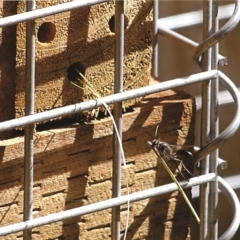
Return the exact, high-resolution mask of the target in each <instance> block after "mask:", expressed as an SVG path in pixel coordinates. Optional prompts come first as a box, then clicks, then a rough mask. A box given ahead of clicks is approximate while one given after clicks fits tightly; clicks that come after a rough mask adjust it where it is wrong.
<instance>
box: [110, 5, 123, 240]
mask: <svg viewBox="0 0 240 240" xmlns="http://www.w3.org/2000/svg"><path fill="white" fill-rule="evenodd" d="M115 4H116V5H115V65H114V67H115V68H114V71H115V72H114V93H121V92H122V91H123V56H124V0H119V1H116V3H115ZM113 114H114V120H115V123H116V127H117V130H118V133H119V136H120V139H118V137H117V133H116V131H115V129H113V132H114V134H113V166H112V171H113V176H112V178H113V180H112V197H113V198H115V197H119V196H120V195H121V165H122V156H121V146H120V144H121V143H120V142H119V141H118V140H122V102H116V103H115V104H114V112H113ZM120 224H121V221H120V206H117V207H114V208H112V225H111V239H113V240H119V239H120Z"/></svg>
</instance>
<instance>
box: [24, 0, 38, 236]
mask: <svg viewBox="0 0 240 240" xmlns="http://www.w3.org/2000/svg"><path fill="white" fill-rule="evenodd" d="M35 8H36V2H35V0H31V1H27V11H33V10H34V9H35ZM34 90H35V21H34V20H33V21H29V22H27V25H26V84H25V115H26V116H27V115H32V114H34ZM33 130H34V125H33V124H31V125H28V126H26V127H25V139H24V202H23V205H24V212H23V220H24V221H27V220H31V219H32V210H33V162H34V142H33ZM23 239H24V240H30V239H32V230H31V229H27V230H25V231H24V232H23Z"/></svg>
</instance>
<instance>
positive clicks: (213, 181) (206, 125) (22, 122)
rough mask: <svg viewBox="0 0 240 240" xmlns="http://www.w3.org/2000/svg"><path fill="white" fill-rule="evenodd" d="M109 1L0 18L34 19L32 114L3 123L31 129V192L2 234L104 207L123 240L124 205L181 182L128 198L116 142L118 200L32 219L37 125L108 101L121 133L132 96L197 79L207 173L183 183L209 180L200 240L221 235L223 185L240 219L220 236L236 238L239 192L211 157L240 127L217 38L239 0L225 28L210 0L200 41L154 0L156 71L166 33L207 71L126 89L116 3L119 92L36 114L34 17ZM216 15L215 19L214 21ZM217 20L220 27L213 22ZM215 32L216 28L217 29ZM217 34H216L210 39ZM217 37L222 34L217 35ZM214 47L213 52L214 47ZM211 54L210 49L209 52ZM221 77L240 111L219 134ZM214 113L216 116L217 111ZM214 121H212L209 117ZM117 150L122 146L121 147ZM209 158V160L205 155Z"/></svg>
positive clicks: (1, 126) (3, 22)
mask: <svg viewBox="0 0 240 240" xmlns="http://www.w3.org/2000/svg"><path fill="white" fill-rule="evenodd" d="M102 2H106V1H100V0H98V1H97V0H92V1H90V0H88V1H87V0H86V1H72V2H69V3H64V4H60V5H56V6H52V7H48V8H43V9H37V10H35V1H28V11H29V12H26V13H22V14H17V15H14V16H9V17H4V18H2V19H0V26H7V25H11V24H16V23H19V22H24V21H28V27H27V36H28V40H27V46H26V48H27V54H28V55H27V62H26V73H27V76H26V79H27V83H26V104H27V105H26V109H27V111H26V115H27V116H25V117H21V118H19V119H12V120H9V121H5V122H1V123H0V131H6V130H9V129H14V128H16V127H19V126H25V127H26V133H25V160H24V162H25V163H24V165H25V185H24V186H25V196H24V199H25V200H24V221H23V222H20V223H16V224H12V225H9V226H5V227H1V228H0V235H1V236H3V235H6V234H10V233H14V232H17V231H24V239H25V240H27V239H31V230H32V229H33V228H35V227H38V226H42V225H45V224H49V223H53V222H56V221H61V220H64V219H69V218H73V217H76V216H81V215H83V214H88V213H90V212H94V211H100V210H102V209H106V208H110V207H113V210H114V211H113V217H112V238H113V239H115V240H119V239H120V206H121V205H123V204H125V203H126V202H127V201H130V202H132V201H138V200H140V199H144V198H149V197H153V196H156V195H160V194H164V193H166V192H170V191H174V190H176V186H175V184H169V185H164V186H161V187H155V188H152V189H149V190H146V191H141V192H138V193H133V194H130V195H128V196H120V194H119V189H120V187H121V185H120V180H121V169H120V165H119V163H120V162H121V161H120V159H121V156H120V152H119V150H118V148H117V147H116V146H115V145H117V143H115V144H114V154H113V155H114V156H115V157H114V159H115V160H114V161H115V163H116V164H114V165H113V166H114V167H113V173H114V180H113V185H114V186H115V187H116V189H115V190H114V191H113V198H112V199H110V200H107V201H103V202H99V203H96V204H92V205H88V206H84V207H80V208H74V209H71V210H68V211H64V212H60V213H56V214H50V215H48V216H44V217H40V218H36V219H32V201H33V189H32V186H33V173H32V171H33V161H34V158H33V155H34V147H33V131H34V129H33V126H34V124H35V123H38V122H42V121H46V120H50V119H53V118H57V117H62V116H67V115H71V114H75V113H78V112H81V111H84V110H87V109H93V108H96V107H99V106H101V105H102V101H104V102H105V103H107V104H112V103H115V108H114V109H115V120H116V122H117V126H118V129H119V130H120V132H121V121H122V119H121V118H122V116H121V111H122V105H121V102H122V101H124V100H127V99H132V98H136V97H140V96H144V95H148V94H151V93H155V92H160V91H164V90H167V89H172V88H177V87H179V86H185V85H188V84H195V83H197V82H202V84H203V97H202V99H203V102H202V108H203V111H202V112H203V115H202V146H201V147H202V148H201V149H200V150H198V151H197V152H196V154H195V155H194V157H195V161H196V162H201V164H202V163H203V162H204V161H205V163H204V164H202V166H201V168H202V171H201V173H202V176H199V177H194V178H191V179H190V181H189V182H188V183H187V184H186V183H182V185H183V186H184V187H191V186H195V185H201V184H205V185H203V187H202V191H201V201H202V204H201V207H202V208H201V217H202V219H203V221H202V222H203V223H202V224H201V235H200V239H201V240H202V239H204V240H206V239H218V235H217V219H216V218H215V216H216V205H217V191H216V189H217V185H218V182H219V188H220V189H221V190H222V191H223V192H224V193H225V195H226V196H227V197H228V198H229V201H230V202H231V204H232V208H233V212H234V217H233V222H232V224H231V225H230V227H229V229H228V230H227V231H226V232H225V233H224V234H223V235H222V236H221V237H220V239H231V238H232V237H233V235H234V233H235V232H236V230H237V228H238V226H239V219H238V217H237V216H238V215H239V214H240V209H239V203H238V199H237V197H236V195H235V193H234V192H233V191H232V190H231V188H230V187H229V186H228V185H227V184H226V183H225V182H224V181H223V180H222V179H221V178H220V177H218V176H217V167H218V155H217V153H216V154H214V155H213V154H211V157H210V164H211V166H210V167H209V160H208V159H206V156H207V155H208V154H210V153H212V152H214V151H216V150H217V148H219V146H220V145H221V144H223V143H224V142H225V141H226V140H228V139H229V138H230V137H231V136H232V135H233V134H234V133H235V132H236V131H237V129H238V128H239V124H240V112H239V109H240V108H239V107H240V102H239V101H240V95H239V92H238V89H237V88H236V87H235V86H234V84H233V83H232V81H231V80H230V79H229V78H228V77H227V76H226V75H224V74H223V73H222V72H220V71H218V69H217V68H218V63H223V64H225V63H226V62H225V57H223V56H221V55H219V54H218V47H217V45H216V44H217V42H219V41H220V40H221V39H222V38H223V37H225V36H226V34H227V33H228V32H229V31H231V30H233V29H234V27H235V26H236V24H237V23H238V22H239V19H240V16H239V12H240V11H239V1H236V3H235V4H236V6H235V10H234V13H233V15H232V17H231V19H230V20H229V21H228V23H227V24H225V25H224V27H223V28H221V29H220V30H218V28H217V16H216V15H214V13H216V12H217V8H218V6H217V4H216V3H217V2H216V1H211V0H209V1H205V4H206V5H205V11H204V13H205V14H204V16H203V19H204V26H205V34H204V35H205V38H206V40H205V41H204V42H203V43H201V44H199V45H197V44H196V43H194V42H192V41H191V40H190V39H187V38H186V37H182V36H180V35H179V34H177V33H175V32H174V31H172V30H170V29H168V28H166V27H162V24H161V19H160V16H159V5H160V1H153V3H154V4H153V8H154V11H153V14H154V23H153V24H154V28H153V29H154V31H153V35H154V38H153V39H154V40H153V51H154V54H153V75H154V76H155V77H156V78H158V77H159V69H158V66H159V57H160V55H161V54H160V53H159V46H158V37H159V34H162V35H164V36H166V37H169V38H174V40H175V41H177V42H179V43H182V44H184V45H186V46H190V50H191V51H194V52H195V60H196V61H197V62H198V63H199V64H200V65H201V67H202V69H203V72H202V73H198V74H193V75H191V76H187V78H178V79H173V80H169V81H166V82H163V83H159V84H157V85H154V86H147V87H142V88H139V89H134V90H130V91H126V92H122V81H123V49H124V10H123V9H124V1H116V12H115V15H116V20H117V21H115V24H116V25H115V29H117V31H116V55H115V64H116V65H115V93H114V94H113V95H110V96H106V97H103V98H102V100H101V101H99V99H96V100H90V101H87V102H82V103H77V104H72V105H68V106H65V107H60V108H57V109H53V110H49V111H45V112H42V113H33V109H34V81H35V67H34V66H35V65H34V62H35V55H34V52H35V45H34V42H35V36H34V19H37V18H41V17H45V16H49V15H52V14H57V13H60V12H64V11H69V10H74V9H76V8H80V7H86V6H91V5H93V4H98V3H102ZM213 19H215V23H214V21H213ZM213 23H214V24H215V25H214V26H216V27H215V28H213V27H212V24H213ZM211 31H212V32H211ZM209 35H211V36H210V37H208V36H209ZM216 36H217V37H216ZM209 49H210V50H209ZM206 52H207V53H206ZM29 66H30V67H29ZM218 78H219V81H220V83H221V84H222V85H224V86H225V87H226V89H227V90H228V91H229V92H230V94H231V95H232V97H233V99H234V101H235V104H236V115H235V117H234V119H233V121H232V122H231V124H230V125H229V126H228V127H227V128H226V129H225V130H224V131H223V132H222V133H221V134H220V135H218V124H217V123H215V125H214V126H212V125H211V126H210V124H211V122H213V119H216V118H217V115H216V114H217V112H216V111H215V112H214V111H213V109H215V107H216V104H214V106H213V105H210V102H212V103H216V101H217V92H218V85H217V84H216V83H217V82H218ZM211 112H213V114H212V115H211ZM209 119H211V121H209ZM210 128H211V130H212V129H215V130H214V132H215V134H214V135H212V136H211V138H210V139H209V132H210ZM116 149H117V150H116ZM204 158H205V160H204V161H203V159H204ZM209 183H210V192H211V193H212V194H211V195H210V198H209V196H208V193H209V192H208V188H207V187H206V186H208V184H209ZM209 199H210V203H211V204H210V205H209V206H208V201H209Z"/></svg>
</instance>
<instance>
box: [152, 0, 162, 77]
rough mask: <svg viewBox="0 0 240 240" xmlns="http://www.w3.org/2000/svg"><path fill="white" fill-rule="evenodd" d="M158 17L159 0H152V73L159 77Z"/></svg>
mask: <svg viewBox="0 0 240 240" xmlns="http://www.w3.org/2000/svg"><path fill="white" fill-rule="evenodd" d="M158 18H159V0H153V60H152V75H153V76H154V77H155V78H159V65H160V64H159V44H158V38H159V34H158V26H157V22H158Z"/></svg>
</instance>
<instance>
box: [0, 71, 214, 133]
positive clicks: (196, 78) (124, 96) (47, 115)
mask: <svg viewBox="0 0 240 240" xmlns="http://www.w3.org/2000/svg"><path fill="white" fill-rule="evenodd" d="M217 76H218V71H217V70H211V71H207V72H201V73H197V74H193V75H189V76H187V77H183V78H176V79H173V80H169V81H166V82H161V83H158V84H155V85H151V86H146V87H142V88H138V89H133V90H130V91H127V92H123V93H116V94H112V95H109V96H106V97H103V98H101V99H96V100H90V101H87V102H81V103H76V104H72V105H68V106H64V107H60V108H56V109H52V110H49V111H45V112H41V113H36V114H33V115H31V116H24V117H21V118H17V119H12V120H8V121H5V122H1V123H0V132H3V131H6V130H10V129H14V128H17V127H20V126H26V125H29V124H33V123H38V122H43V121H47V120H50V119H53V118H58V117H63V116H67V115H71V114H76V113H79V112H82V111H85V110H90V109H94V108H97V107H100V106H103V102H105V103H106V104H113V103H116V102H120V101H125V100H128V99H133V98H138V97H142V96H145V95H149V94H152V93H156V92H161V91H165V90H168V89H173V88H178V87H182V86H185V85H189V84H194V83H198V82H201V81H205V80H208V79H210V78H216V77H217Z"/></svg>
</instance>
